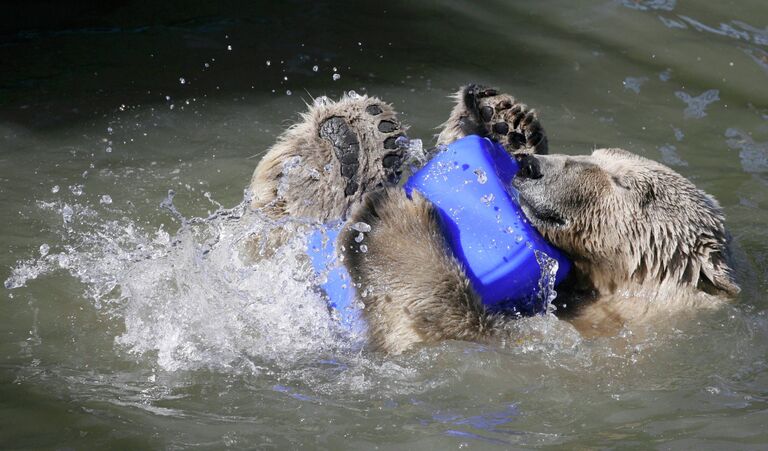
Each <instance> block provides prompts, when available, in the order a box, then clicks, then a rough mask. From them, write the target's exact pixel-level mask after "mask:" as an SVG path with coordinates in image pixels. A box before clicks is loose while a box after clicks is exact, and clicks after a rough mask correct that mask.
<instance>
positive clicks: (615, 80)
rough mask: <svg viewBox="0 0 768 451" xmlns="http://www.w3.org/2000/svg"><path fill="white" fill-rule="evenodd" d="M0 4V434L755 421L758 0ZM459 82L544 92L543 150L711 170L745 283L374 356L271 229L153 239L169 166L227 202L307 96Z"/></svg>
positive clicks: (197, 192) (763, 344) (558, 437)
mask: <svg viewBox="0 0 768 451" xmlns="http://www.w3.org/2000/svg"><path fill="white" fill-rule="evenodd" d="M3 9H4V11H3V18H2V19H0V23H1V25H0V63H1V64H2V70H0V199H2V207H3V208H2V209H3V211H4V212H5V217H6V219H5V220H4V221H2V224H1V225H0V231H1V232H0V241H1V242H2V245H1V246H0V249H3V250H4V251H3V253H2V254H0V278H2V279H3V280H6V286H10V287H13V288H12V289H7V288H0V448H25V449H26V448H34V449H37V448H41V449H51V448H62V449H96V448H117V449H126V448H127V449H141V448H167V449H178V448H204V449H221V448H225V447H233V448H270V447H274V448H280V449H284V448H298V447H302V446H304V447H309V448H312V447H321V448H330V449H340V448H363V447H364V448H372V447H374V446H378V447H380V448H383V449H402V448H409V449H411V448H413V449H446V448H464V447H467V448H481V449H482V448H493V447H498V448H515V447H542V448H549V447H565V448H603V447H621V446H627V447H636V448H661V449H691V448H696V449H707V448H710V449H724V448H731V449H765V448H766V447H767V446H768V432H766V424H768V318H766V308H768V301H767V300H766V291H768V245H767V244H766V242H767V241H768V227H767V226H766V225H767V224H768V5H766V3H765V1H764V0H752V1H749V0H747V1H738V2H735V1H734V2H727V1H724V2H706V1H675V0H637V1H631V0H622V1H609V0H605V1H583V2H578V3H577V2H572V1H542V2H508V1H486V2H469V1H466V2H462V1H446V2H434V1H429V2H389V3H386V2H351V1H349V2H347V1H341V2H326V1H313V2H299V1H287V2H175V1H170V2H162V3H160V2H149V1H124V2H111V3H109V4H104V3H102V2H77V3H74V2H43V1H31V2H26V3H25V4H23V5H16V6H5V7H3ZM313 66H317V70H316V71H315V70H313ZM334 68H335V71H334ZM333 74H338V75H339V76H340V78H338V79H337V80H334V78H333ZM182 79H183V82H182ZM468 81H478V82H482V83H486V84H489V85H495V86H498V87H500V88H502V89H504V90H506V91H509V92H511V93H512V94H514V95H515V96H517V97H519V98H521V99H523V100H524V101H525V102H527V103H528V104H530V105H533V106H535V107H536V108H537V110H538V111H539V114H540V117H541V119H542V122H543V124H544V126H545V127H546V129H547V131H548V133H549V138H550V151H551V152H562V153H569V154H580V153H587V152H589V151H591V150H592V149H593V148H596V147H605V146H618V147H624V148H626V149H628V150H631V151H633V152H636V153H639V154H641V155H644V156H646V157H649V158H652V159H656V160H659V161H662V162H664V163H666V164H668V165H670V166H672V167H673V168H674V169H676V170H678V171H679V172H680V173H682V174H683V175H685V176H686V177H688V178H690V179H691V180H693V181H694V182H695V183H696V184H697V185H698V186H699V187H701V188H702V189H704V190H706V191H707V192H709V193H711V194H713V195H714V196H715V197H717V198H718V199H719V200H720V202H721V204H722V205H723V207H724V209H725V212H726V214H727V217H728V228H729V230H730V231H731V233H732V234H733V235H734V238H735V242H736V244H737V247H738V249H739V252H738V255H739V261H738V272H739V276H740V279H741V284H742V287H743V293H742V295H741V296H740V298H739V299H738V301H737V302H736V303H734V304H733V305H731V306H728V307H726V308H724V309H722V310H718V311H710V312H692V313H691V314H690V315H688V316H685V317H680V318H672V319H670V320H669V321H668V322H665V323H664V324H659V325H656V326H657V327H656V328H655V329H653V330H652V331H650V332H649V331H644V332H643V333H638V331H628V330H627V331H623V332H622V334H621V335H620V336H619V337H614V338H610V339H595V340H583V339H581V338H579V337H578V336H576V335H575V334H574V333H573V331H571V330H570V329H568V328H567V327H566V326H564V325H562V324H560V323H558V322H557V321H556V320H554V319H551V318H541V319H537V320H531V325H530V327H531V328H534V329H537V330H539V331H544V332H547V337H548V338H547V339H545V340H543V341H541V342H535V343H520V344H517V345H515V346H512V347H510V348H508V349H489V348H484V347H480V346H477V345H473V344H465V343H447V344H445V345H442V346H438V347H434V348H428V349H421V350H418V351H416V352H414V353H412V354H409V355H406V356H401V357H397V358H384V357H381V356H371V355H366V354H360V353H358V352H357V350H358V349H359V346H357V345H356V344H355V343H354V342H353V341H352V342H351V341H350V340H348V339H346V338H343V337H342V338H340V337H339V336H338V335H337V334H336V332H334V330H333V324H329V323H328V321H327V320H326V319H324V318H323V317H322V308H321V307H320V301H319V300H318V299H317V298H316V297H314V296H313V294H312V293H311V291H307V290H306V289H305V288H303V286H304V285H302V283H301V274H300V272H301V269H300V268H299V269H295V270H294V271H285V270H284V268H285V266H283V269H282V270H278V269H275V268H276V267H278V266H280V265H279V264H288V266H290V263H291V262H294V260H292V258H293V257H292V254H291V253H290V252H287V253H286V254H285V255H283V256H280V260H278V261H275V262H273V263H274V265H273V266H274V267H273V266H270V267H262V268H255V269H256V270H255V271H253V269H254V268H250V270H249V271H250V272H249V271H245V269H248V268H245V269H244V268H243V267H239V266H232V265H233V263H232V262H231V261H230V260H228V252H226V251H227V249H228V248H226V247H221V249H220V250H219V251H214V252H212V253H211V254H210V255H211V257H206V258H202V257H201V255H202V254H201V253H200V252H199V250H200V249H201V246H203V245H204V244H205V243H206V240H207V239H209V238H210V236H211V235H216V236H224V235H226V236H227V237H230V236H238V233H241V232H242V231H241V230H234V231H233V229H232V228H231V227H232V226H230V225H227V224H223V223H211V224H208V223H206V224H205V225H198V226H196V228H194V229H192V230H186V231H185V232H184V233H181V234H179V235H177V236H176V238H175V240H176V242H177V244H172V243H173V242H174V237H173V236H174V235H175V234H176V231H177V230H178V229H179V223H178V221H177V220H175V219H174V217H173V216H172V215H171V214H169V213H168V212H167V211H165V210H162V209H160V208H159V205H160V203H161V201H163V199H165V198H166V195H167V192H168V190H169V189H174V190H175V191H176V192H177V195H176V198H175V199H174V202H175V205H176V207H177V208H178V209H179V211H181V212H182V214H183V215H185V216H186V217H188V218H191V217H201V216H206V215H207V214H208V213H210V212H212V211H214V210H216V209H217V208H218V205H217V202H218V203H220V204H222V205H223V206H225V207H232V206H234V205H236V204H238V203H239V202H240V200H241V199H242V197H243V189H244V188H245V187H246V185H247V183H248V180H249V178H250V175H251V172H252V171H253V168H254V167H255V165H256V163H257V161H258V157H259V156H260V155H261V154H262V153H263V152H264V151H265V149H266V148H267V147H268V146H269V145H270V144H271V143H272V142H273V141H274V139H275V137H276V136H277V135H278V134H279V132H280V131H281V130H282V129H284V128H285V127H286V126H288V125H290V124H291V123H292V121H295V120H296V118H297V116H296V114H297V113H298V112H299V111H301V110H302V109H304V108H305V102H311V101H312V97H315V96H320V95H328V96H330V97H337V96H339V95H340V94H341V93H342V92H345V91H349V90H355V91H356V92H358V93H361V94H362V93H368V94H374V95H377V96H380V97H382V98H384V99H386V100H388V101H390V102H392V103H393V104H395V106H396V107H397V108H398V110H399V111H401V112H402V115H403V118H404V120H405V121H406V122H408V123H409V124H410V125H411V127H412V128H411V132H410V135H411V136H416V137H421V138H423V139H425V141H427V140H429V138H430V137H431V136H432V134H434V133H435V130H434V128H435V127H436V126H437V125H438V124H440V123H441V122H442V121H443V120H444V119H445V117H446V115H447V112H448V111H449V109H450V106H451V101H450V100H449V99H448V98H447V96H448V95H449V94H451V93H452V92H454V91H455V90H456V88H457V87H458V86H459V85H461V84H463V83H466V82H468ZM105 196H107V197H105ZM222 231H223V232H222ZM226 239H228V238H226V237H225V238H222V240H223V241H222V242H228V241H226ZM201 243H202V244H201ZM217 252H218V253H217ZM294 264H295V262H294ZM233 268H234V269H233ZM232 274H237V277H234V276H232ZM254 274H256V275H255V276H254Z"/></svg>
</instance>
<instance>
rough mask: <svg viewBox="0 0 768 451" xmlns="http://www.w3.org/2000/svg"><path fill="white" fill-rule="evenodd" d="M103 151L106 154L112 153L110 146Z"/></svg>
mask: <svg viewBox="0 0 768 451" xmlns="http://www.w3.org/2000/svg"><path fill="white" fill-rule="evenodd" d="M104 151H105V152H107V153H112V146H107V148H106V149H104Z"/></svg>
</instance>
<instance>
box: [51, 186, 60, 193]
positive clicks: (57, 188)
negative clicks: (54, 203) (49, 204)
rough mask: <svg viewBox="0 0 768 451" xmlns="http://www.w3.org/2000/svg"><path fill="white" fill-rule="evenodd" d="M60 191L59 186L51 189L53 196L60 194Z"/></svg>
mask: <svg viewBox="0 0 768 451" xmlns="http://www.w3.org/2000/svg"><path fill="white" fill-rule="evenodd" d="M59 189H60V188H59V185H53V186H52V187H51V192H52V193H53V194H56V193H58V192H59Z"/></svg>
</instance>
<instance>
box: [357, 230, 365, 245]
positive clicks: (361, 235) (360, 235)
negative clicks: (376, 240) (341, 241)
mask: <svg viewBox="0 0 768 451" xmlns="http://www.w3.org/2000/svg"><path fill="white" fill-rule="evenodd" d="M364 239H365V235H364V234H363V232H360V233H359V234H358V235H357V236H356V237H355V243H359V242H361V241H363V240H364Z"/></svg>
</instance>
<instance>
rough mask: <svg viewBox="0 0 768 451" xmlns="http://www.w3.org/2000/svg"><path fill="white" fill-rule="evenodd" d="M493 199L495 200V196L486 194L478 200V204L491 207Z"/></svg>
mask: <svg viewBox="0 0 768 451" xmlns="http://www.w3.org/2000/svg"><path fill="white" fill-rule="evenodd" d="M493 199H495V196H494V195H493V194H492V193H491V194H486V195H485V196H483V197H481V198H480V202H482V203H484V204H485V205H491V202H493Z"/></svg>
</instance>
